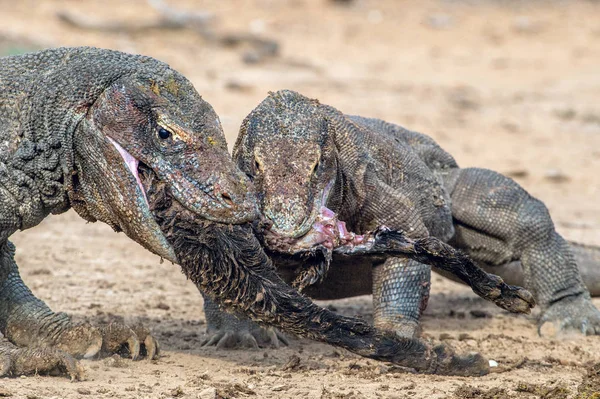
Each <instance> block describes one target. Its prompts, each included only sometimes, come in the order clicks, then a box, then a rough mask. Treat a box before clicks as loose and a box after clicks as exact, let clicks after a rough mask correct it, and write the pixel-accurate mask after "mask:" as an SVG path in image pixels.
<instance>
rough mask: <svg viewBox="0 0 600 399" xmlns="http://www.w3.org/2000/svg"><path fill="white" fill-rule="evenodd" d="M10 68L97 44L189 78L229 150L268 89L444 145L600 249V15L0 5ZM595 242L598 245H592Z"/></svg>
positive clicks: (231, 0)
mask: <svg viewBox="0 0 600 399" xmlns="http://www.w3.org/2000/svg"><path fill="white" fill-rule="evenodd" d="M0 7H1V15H0V18H1V21H2V24H0V53H1V54H14V53H19V52H23V51H28V50H31V49H38V48H43V47H55V46H78V45H90V46H97V47H105V48H113V49H119V50H122V51H126V52H133V53H141V54H146V55H150V56H153V57H156V58H158V59H161V60H163V61H166V62H168V63H169V64H171V66H173V67H174V68H175V69H177V70H179V71H180V72H182V73H183V74H184V75H186V76H187V77H189V78H190V79H191V81H192V82H193V83H194V85H195V86H196V88H197V89H198V91H199V92H200V93H201V94H202V96H203V97H204V98H205V99H207V100H208V101H209V102H210V103H211V104H212V105H213V106H214V107H215V109H216V111H217V113H218V114H219V115H220V116H221V120H222V122H223V125H224V128H225V131H226V134H227V138H228V141H229V143H230V146H231V145H233V143H234V140H235V137H236V135H237V131H238V128H239V125H240V123H241V121H242V119H243V118H244V116H245V115H247V114H248V113H249V112H250V111H251V110H252V108H253V107H255V106H256V105H257V104H258V103H259V102H260V101H261V100H262V99H263V98H264V97H265V96H266V94H267V92H268V91H269V90H278V89H283V88H289V89H294V90H297V91H300V92H301V93H303V94H305V95H308V96H311V97H315V98H319V99H320V100H321V101H322V102H324V103H327V104H330V105H333V106H335V107H337V108H338V109H340V110H342V111H343V112H345V113H351V114H360V115H363V116H369V117H378V118H382V119H385V120H388V121H392V122H395V123H398V124H401V125H403V126H405V127H407V128H410V129H413V130H417V131H420V132H423V133H426V134H428V135H431V136H433V137H434V138H435V139H436V140H437V141H438V142H439V143H440V144H441V145H442V146H443V147H444V148H445V149H447V150H448V151H450V152H451V153H452V154H453V155H454V156H455V157H456V158H457V160H458V162H459V164H461V166H482V167H488V168H492V169H496V170H498V171H500V172H503V173H506V174H509V175H511V176H513V177H514V178H516V179H517V180H518V181H519V182H520V183H522V184H524V185H525V186H526V187H527V188H528V189H529V190H530V191H531V192H532V193H533V194H534V195H536V196H539V197H541V198H543V200H544V201H546V202H547V203H548V204H549V206H550V208H551V209H552V211H553V214H555V215H556V219H557V222H558V223H559V224H561V226H562V228H563V229H566V230H569V232H568V235H573V236H572V238H576V239H579V240H591V241H594V238H593V237H592V235H593V236H594V237H597V238H600V235H599V234H598V229H600V201H598V198H599V197H600V176H598V174H600V102H599V97H600V2H597V1H566V0H565V1H533V0H532V1H501V0H496V1H494V0H487V1H485V0H470V1H468V0H465V1H458V0H420V1H417V0H415V1H411V0H404V1H399V0H345V1H344V0H337V1H335V0H250V1H238V0H213V1H211V0H203V1H199V0H198V1H190V0H188V1H186V0H168V1H167V0H165V1H163V0H132V1H127V2H124V1H118V0H114V1H113V0H107V1H90V0H88V1H77V0H73V1H50V0H47V1H44V0H21V1H18V2H16V1H9V0H0ZM589 230H593V233H592V232H591V231H589Z"/></svg>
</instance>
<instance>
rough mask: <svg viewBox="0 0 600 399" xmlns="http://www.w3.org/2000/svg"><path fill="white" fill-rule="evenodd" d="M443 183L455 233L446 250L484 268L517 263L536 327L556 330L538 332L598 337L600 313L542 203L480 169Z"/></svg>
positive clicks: (455, 174)
mask: <svg viewBox="0 0 600 399" xmlns="http://www.w3.org/2000/svg"><path fill="white" fill-rule="evenodd" d="M445 183H446V185H447V187H448V190H449V191H450V192H451V197H452V216H453V218H454V221H455V229H456V234H455V236H454V237H453V239H452V241H451V244H452V245H454V246H455V247H457V248H460V249H462V250H464V251H466V252H467V253H468V254H469V255H470V256H471V257H472V258H474V259H475V260H477V261H478V262H482V263H485V264H488V265H495V266H502V265H507V264H511V262H515V261H519V262H520V264H521V266H522V273H523V282H524V286H525V288H527V289H529V290H531V291H532V292H534V293H535V296H536V301H537V303H538V304H539V305H540V306H541V308H542V317H541V319H540V327H541V326H542V325H544V324H545V323H546V322H551V323H552V324H553V325H554V326H555V329H554V330H552V329H548V330H546V329H540V331H541V332H542V331H543V330H546V331H555V332H568V331H578V332H580V333H583V334H590V335H591V334H600V311H598V309H596V308H595V307H594V305H593V304H592V302H591V300H590V294H589V292H588V291H587V290H586V288H585V286H584V284H583V282H582V279H581V275H580V273H579V271H578V268H577V263H576V258H575V257H574V256H573V253H572V250H571V247H570V246H569V244H568V243H567V242H566V241H565V240H564V239H563V238H562V237H561V236H560V235H559V234H558V233H557V232H556V231H555V229H554V224H553V223H552V219H551V218H550V215H549V213H548V210H547V209H546V207H545V206H544V204H543V203H542V202H540V201H538V200H537V199H535V198H533V197H531V196H530V195H529V194H528V193H527V192H526V191H525V190H524V189H523V188H521V187H520V186H519V185H518V184H517V183H515V182H514V181H513V180H512V179H509V178H507V177H505V176H502V175H500V174H498V173H496V172H492V171H490V170H485V169H476V168H469V169H459V170H456V171H455V172H453V173H451V174H450V175H449V176H447V177H446V180H445ZM488 270H489V269H488ZM492 270H493V269H492ZM500 274H502V273H500Z"/></svg>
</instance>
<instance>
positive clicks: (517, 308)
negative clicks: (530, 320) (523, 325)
mask: <svg viewBox="0 0 600 399" xmlns="http://www.w3.org/2000/svg"><path fill="white" fill-rule="evenodd" d="M488 276H489V281H486V282H485V284H482V285H478V286H473V291H474V292H475V293H476V294H477V295H479V296H481V297H482V298H484V299H487V300H489V301H491V302H494V303H495V304H496V305H497V306H499V307H501V308H502V309H505V310H508V311H509V312H512V313H525V314H529V313H531V308H533V307H534V306H535V299H534V298H533V295H532V294H531V293H530V292H529V291H527V290H526V289H525V288H521V287H517V286H514V285H508V284H506V283H505V282H504V280H502V279H501V278H500V277H498V276H496V275H494V274H488Z"/></svg>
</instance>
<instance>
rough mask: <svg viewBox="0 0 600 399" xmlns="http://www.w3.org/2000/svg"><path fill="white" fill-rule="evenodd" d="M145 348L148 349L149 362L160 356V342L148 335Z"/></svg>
mask: <svg viewBox="0 0 600 399" xmlns="http://www.w3.org/2000/svg"><path fill="white" fill-rule="evenodd" d="M144 346H145V347H146V356H147V357H148V359H149V360H152V359H154V357H155V356H158V342H157V341H156V340H155V339H154V337H153V336H152V335H146V339H145V340H144Z"/></svg>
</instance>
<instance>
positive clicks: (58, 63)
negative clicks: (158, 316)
mask: <svg viewBox="0 0 600 399" xmlns="http://www.w3.org/2000/svg"><path fill="white" fill-rule="evenodd" d="M69 208H74V209H75V211H77V213H78V214H79V215H81V216H82V217H83V218H84V219H86V220H88V221H91V222H95V221H97V220H100V221H103V222H105V223H107V224H108V225H110V226H111V227H112V228H113V229H114V230H116V231H123V232H125V233H126V234H127V235H128V236H129V237H130V238H132V239H133V240H135V241H136V242H138V243H139V244H141V245H143V246H144V247H145V248H147V249H148V250H150V251H152V252H153V253H155V254H157V255H160V256H162V257H163V258H166V259H168V260H171V261H173V262H174V263H179V264H180V265H181V266H182V270H183V271H184V272H185V274H186V275H187V276H188V277H189V278H190V279H191V280H192V281H193V282H194V283H195V284H196V286H197V287H198V288H199V289H200V290H201V291H202V292H203V293H204V294H205V295H207V296H208V297H210V298H211V299H212V300H213V301H215V302H217V303H219V304H220V305H221V306H223V307H224V308H225V309H228V310H232V311H238V312H241V313H242V314H245V315H248V316H250V317H252V319H253V320H255V321H258V322H261V323H263V324H266V325H270V326H276V327H280V328H281V329H282V330H283V331H286V332H289V333H293V334H298V335H301V336H307V337H310V338H313V339H317V340H321V341H324V342H328V343H330V344H333V345H337V346H340V347H343V348H347V349H349V350H351V351H354V352H356V353H359V354H361V355H363V356H368V357H371V358H375V359H380V360H387V361H390V362H394V363H396V364H400V365H403V366H407V367H413V368H415V369H416V370H418V371H420V372H428V373H440V374H460V375H480V374H485V373H487V372H488V362H487V361H486V360H485V359H484V358H483V357H482V356H480V355H473V356H471V355H469V356H467V357H459V356H455V355H454V354H453V353H452V351H451V350H449V349H448V348H446V347H444V346H438V347H435V348H432V347H431V346H430V345H428V344H427V343H425V342H423V341H420V340H417V339H407V338H400V337H397V336H395V335H393V334H389V333H387V332H382V331H381V330H378V329H376V328H373V327H372V326H369V325H368V324H366V323H364V322H361V321H360V320H357V319H353V318H348V317H342V316H340V315H337V314H335V313H333V312H330V311H328V310H326V309H323V308H320V307H318V306H316V305H315V304H313V303H312V302H311V301H310V300H309V299H308V298H306V297H304V296H302V295H301V294H299V293H298V292H297V291H296V290H294V289H292V288H291V287H289V286H288V285H286V284H285V283H284V282H283V281H282V280H281V279H280V278H279V277H278V276H277V274H276V273H275V271H274V268H273V267H272V265H271V263H270V261H269V259H268V258H267V257H266V255H265V253H264V252H263V250H262V248H261V246H260V244H259V242H258V239H257V238H256V237H255V235H254V233H253V228H252V225H251V224H250V222H255V221H257V219H258V218H259V213H258V211H257V203H256V197H255V195H254V191H253V186H252V185H251V184H250V183H249V180H248V178H247V177H246V176H245V175H244V174H243V173H241V172H240V170H239V169H238V168H237V167H236V166H235V164H234V163H233V161H232V159H231V157H230V156H229V154H228V152H227V144H226V142H225V135H224V134H223V130H222V128H221V124H220V121H219V118H218V117H217V115H216V113H215V112H214V110H213V109H212V107H211V106H210V105H209V104H208V103H207V102H206V101H204V100H203V99H202V98H201V97H200V95H199V94H198V93H197V92H196V90H195V89H194V88H193V86H192V85H191V84H190V82H189V81H188V80H187V79H185V78H184V77H183V76H182V75H181V74H179V73H177V72H176V71H174V70H173V69H171V68H170V67H169V66H168V65H166V64H164V63H162V62H160V61H157V60H155V59H152V58H149V57H144V56H139V55H131V54H125V53H121V52H117V51H111V50H102V49H94V48H85V47H84V48H61V49H51V50H45V51H41V52H37V53H32V54H25V55H21V56H13V57H5V58H0V332H2V334H3V336H4V338H3V340H2V341H0V375H2V376H3V375H20V374H28V373H43V372H47V371H53V370H57V369H58V370H62V371H66V373H67V374H69V375H70V376H71V377H72V378H79V377H81V369H80V368H79V367H78V365H77V362H76V361H75V360H74V358H73V357H89V356H94V355H95V354H96V353H98V352H99V351H101V350H103V351H105V352H115V351H119V349H120V348H121V347H122V346H123V345H125V346H128V348H129V351H130V353H131V355H132V357H133V358H135V357H137V356H138V354H139V353H140V346H142V345H144V346H145V350H146V351H147V354H148V356H149V357H152V356H153V355H154V354H155V353H156V351H157V345H156V341H155V340H154V338H153V337H152V336H150V335H149V334H148V332H147V331H146V330H145V329H143V328H136V329H135V330H134V329H131V328H129V327H128V326H125V325H121V324H116V323H113V324H110V325H107V326H100V327H96V326H93V325H90V324H87V323H84V324H75V323H72V322H71V320H70V318H69V317H68V316H67V315H65V314H64V313H55V312H53V311H52V310H51V309H50V308H49V307H48V306H47V305H46V304H45V303H44V302H43V301H41V300H39V299H38V298H36V297H35V296H34V295H33V293H32V292H31V291H30V290H29V289H28V288H27V286H26V285H25V283H24V282H23V280H22V279H21V277H20V275H19V270H18V267H17V264H16V263H15V260H14V255H15V247H14V246H13V244H12V243H11V242H10V241H9V240H8V238H9V237H10V236H11V235H12V234H13V233H14V232H15V231H17V230H25V229H28V228H30V227H33V226H35V225H37V224H38V223H40V222H41V221H42V220H43V219H44V218H46V217H47V216H48V215H49V214H57V213H61V212H65V211H66V210H68V209H69ZM370 237H371V238H370V240H371V241H369V245H370V246H371V247H372V249H376V250H382V251H385V250H387V249H388V248H387V247H388V246H389V247H390V248H389V249H393V250H394V251H395V250H398V249H399V248H400V249H402V250H408V251H409V252H416V253H417V254H418V253H419V251H416V250H414V248H412V247H410V246H411V245H412V244H410V240H407V239H406V238H405V237H402V235H400V234H398V233H397V232H394V231H379V232H377V234H375V235H374V236H370ZM407 244H410V245H408V247H407V246H406V245H407ZM398 246H399V248H398ZM392 247H393V248H392ZM432 248H433V249H435V247H432ZM417 249H419V248H417ZM430 249H431V248H430ZM430 252H431V251H430ZM419 256H425V257H428V256H433V257H434V258H438V257H439V254H438V252H437V251H432V253H430V254H429V253H422V252H421V253H420V255H419ZM452 259H454V258H451V260H452ZM455 260H456V259H455ZM459 260H461V259H459ZM461 261H464V262H463V263H464V265H466V266H465V267H467V269H464V270H465V271H467V272H468V273H472V274H471V276H472V277H474V280H473V283H474V285H473V286H474V287H478V289H479V290H480V291H481V292H482V293H483V294H485V295H488V296H489V297H490V299H493V300H494V301H495V302H496V303H499V304H501V305H502V306H504V307H505V308H507V309H511V310H513V311H520V312H528V311H529V308H530V306H532V305H533V301H532V297H531V294H530V293H528V292H527V291H525V290H523V289H522V288H519V287H511V286H508V285H506V284H504V283H502V282H500V281H499V280H498V279H497V278H494V276H488V275H487V274H485V273H484V272H483V271H481V270H480V269H477V268H474V267H473V265H472V264H471V263H469V262H470V261H469V260H468V259H462V260H461ZM454 263H456V262H454ZM459 263H460V262H459ZM457 266H458V267H457V268H456V269H453V268H452V267H451V268H450V269H453V270H454V271H456V270H463V269H461V267H460V266H461V265H460V264H459V265H457ZM474 289H475V288H474Z"/></svg>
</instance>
